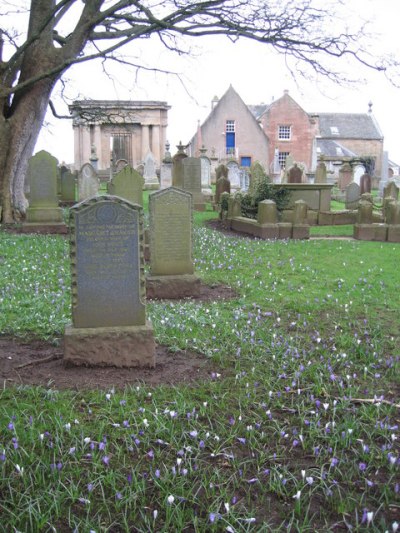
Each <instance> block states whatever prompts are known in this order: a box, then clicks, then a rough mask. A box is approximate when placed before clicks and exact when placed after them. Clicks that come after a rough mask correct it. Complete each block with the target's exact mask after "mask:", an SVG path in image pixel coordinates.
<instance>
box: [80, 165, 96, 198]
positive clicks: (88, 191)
mask: <svg viewBox="0 0 400 533" xmlns="http://www.w3.org/2000/svg"><path fill="white" fill-rule="evenodd" d="M99 189H100V180H99V177H98V175H97V172H96V171H95V169H94V168H93V166H92V165H91V164H90V163H85V164H84V165H83V166H82V168H81V171H80V172H79V174H78V197H79V200H80V201H82V200H86V199H87V198H91V197H92V196H96V194H98V192H99Z"/></svg>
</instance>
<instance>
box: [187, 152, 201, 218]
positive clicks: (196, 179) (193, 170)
mask: <svg viewBox="0 0 400 533" xmlns="http://www.w3.org/2000/svg"><path fill="white" fill-rule="evenodd" d="M182 166H183V187H182V188H183V189H184V190H185V191H187V192H190V193H191V195H192V196H193V208H194V209H195V210H196V211H204V209H205V203H204V197H203V194H202V192H201V161H200V159H199V158H198V157H186V158H185V159H183V160H182Z"/></svg>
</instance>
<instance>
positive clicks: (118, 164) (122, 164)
mask: <svg viewBox="0 0 400 533" xmlns="http://www.w3.org/2000/svg"><path fill="white" fill-rule="evenodd" d="M128 164H129V163H128V161H127V160H126V159H118V161H117V162H116V163H115V173H116V174H118V172H121V170H122V169H123V168H125V167H126V166H127V165H128Z"/></svg>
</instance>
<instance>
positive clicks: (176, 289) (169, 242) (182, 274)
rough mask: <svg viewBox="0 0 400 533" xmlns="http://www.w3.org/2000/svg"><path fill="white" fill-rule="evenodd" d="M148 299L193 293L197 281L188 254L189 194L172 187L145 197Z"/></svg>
mask: <svg viewBox="0 0 400 533" xmlns="http://www.w3.org/2000/svg"><path fill="white" fill-rule="evenodd" d="M149 217H150V275H149V276H148V277H147V280H146V281H147V295H148V297H150V298H154V297H158V298H182V297H185V296H193V295H196V294H197V293H198V291H199V284H200V280H199V278H197V276H194V264H193V257H192V227H193V223H192V195H191V194H190V193H188V192H185V191H182V190H181V189H177V188H175V187H169V188H168V189H162V190H161V191H158V192H156V193H153V194H151V195H150V196H149Z"/></svg>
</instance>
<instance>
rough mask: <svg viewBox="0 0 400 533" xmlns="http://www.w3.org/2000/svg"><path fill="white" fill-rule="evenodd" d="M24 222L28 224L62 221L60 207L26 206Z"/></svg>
mask: <svg viewBox="0 0 400 533" xmlns="http://www.w3.org/2000/svg"><path fill="white" fill-rule="evenodd" d="M26 222H28V223H30V224H41V223H44V224H53V223H54V224H58V223H61V222H63V211H62V209H61V207H28V209H27V210H26Z"/></svg>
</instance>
